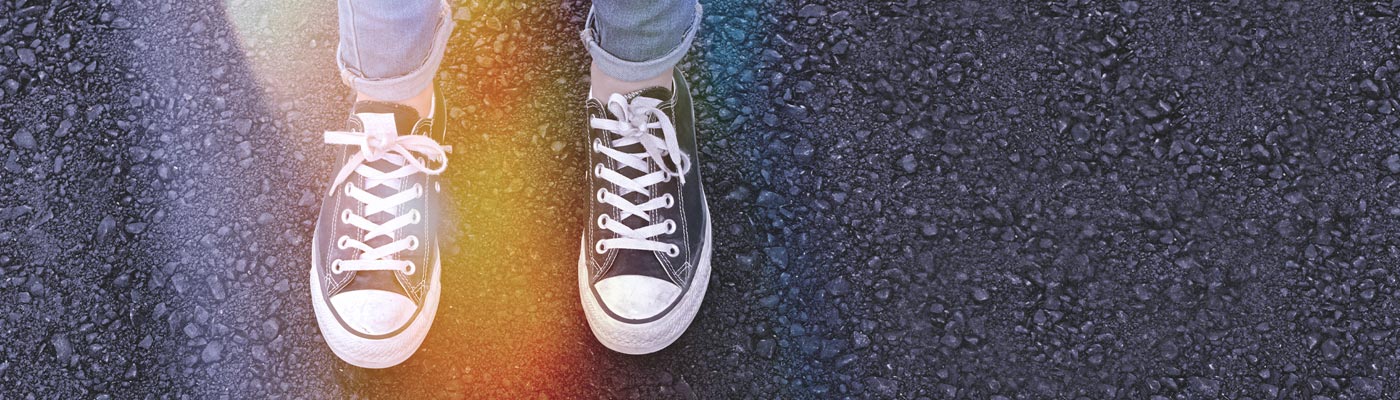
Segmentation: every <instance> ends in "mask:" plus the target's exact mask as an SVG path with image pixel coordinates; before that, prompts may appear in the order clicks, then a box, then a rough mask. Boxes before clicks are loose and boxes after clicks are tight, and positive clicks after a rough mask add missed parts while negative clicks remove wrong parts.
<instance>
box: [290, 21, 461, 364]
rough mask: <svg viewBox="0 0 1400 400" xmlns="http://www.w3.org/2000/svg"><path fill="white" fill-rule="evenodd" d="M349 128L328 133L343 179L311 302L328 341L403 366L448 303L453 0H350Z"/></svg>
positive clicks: (346, 59)
mask: <svg viewBox="0 0 1400 400" xmlns="http://www.w3.org/2000/svg"><path fill="white" fill-rule="evenodd" d="M339 7H340V47H339V49H338V51H337V54H336V58H337V60H338V64H339V65H340V76H341V78H342V79H343V80H344V81H345V83H346V84H347V85H349V86H350V87H351V88H353V89H354V90H355V93H356V96H355V97H356V99H355V104H354V106H352V107H351V109H350V115H349V117H348V118H347V119H346V129H345V130H343V131H329V132H326V133H325V136H324V138H325V139H324V140H325V142H326V143H327V144H331V145H336V146H338V147H336V150H338V153H339V154H338V158H337V160H338V162H337V163H336V164H337V165H339V166H340V167H339V172H336V173H335V175H333V176H334V178H332V179H331V182H330V185H329V188H328V190H327V191H326V192H325V196H324V197H322V198H321V212H320V215H319V216H318V217H317V219H316V228H315V230H314V231H313V233H312V240H311V241H312V245H311V246H312V250H311V270H310V271H309V272H310V275H309V278H310V287H311V306H312V309H313V310H314V311H315V314H316V324H317V326H318V327H319V328H320V332H321V336H322V337H323V338H325V341H326V346H327V347H329V348H330V349H331V351H333V352H334V353H335V354H336V355H337V356H339V357H340V358H341V359H342V360H345V361H346V362H348V363H350V364H352V365H356V366H360V367H364V368H386V367H390V366H393V365H397V364H399V363H401V362H403V361H404V360H406V359H408V357H409V356H411V355H413V353H414V352H416V351H417V350H418V346H419V345H421V344H422V343H423V339H424V338H425V337H427V334H428V330H429V329H430V328H431V327H432V324H433V318H434V317H435V316H436V313H437V305H438V302H439V299H440V298H441V293H442V286H441V285H440V282H441V272H440V270H441V266H442V264H441V261H439V259H438V256H437V255H438V237H437V236H438V235H437V232H438V230H437V228H436V226H435V224H436V223H437V221H439V220H440V219H441V217H439V216H438V214H437V210H438V207H437V206H436V205H437V204H440V202H441V199H440V197H441V196H442V193H441V182H440V181H439V180H438V175H439V174H441V173H442V172H443V171H445V170H446V169H447V152H449V151H451V148H450V147H448V146H444V145H442V144H441V143H443V142H445V140H446V132H447V131H446V129H447V126H449V125H450V124H449V123H448V121H446V120H445V118H446V117H447V116H446V115H445V114H446V113H436V114H439V115H433V114H434V110H438V109H443V108H444V107H445V100H444V99H443V96H442V93H434V92H433V89H432V88H433V77H434V75H436V74H437V68H438V64H439V63H441V61H442V56H443V52H444V49H445V48H446V45H447V38H448V36H449V35H450V34H451V32H452V19H451V17H450V13H449V8H448V6H447V4H446V3H445V2H443V1H442V0H413V1H406V0H339Z"/></svg>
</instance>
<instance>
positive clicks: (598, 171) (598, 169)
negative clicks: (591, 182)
mask: <svg viewBox="0 0 1400 400" xmlns="http://www.w3.org/2000/svg"><path fill="white" fill-rule="evenodd" d="M602 174H603V163H598V164H595V165H594V166H593V176H599V175H602Z"/></svg>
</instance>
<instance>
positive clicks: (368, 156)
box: [325, 114, 452, 275]
mask: <svg viewBox="0 0 1400 400" xmlns="http://www.w3.org/2000/svg"><path fill="white" fill-rule="evenodd" d="M359 116H360V119H361V121H363V122H364V127H365V131H364V132H343V131H326V133H325V142H326V143H327V144H336V145H346V146H359V147H360V151H359V152H357V153H355V155H353V156H351V157H350V160H349V161H347V162H346V163H345V166H344V167H341V169H340V173H338V174H336V177H335V180H334V181H333V182H332V183H331V188H330V193H335V190H336V188H337V187H342V186H343V187H344V189H343V190H345V194H346V195H347V196H349V197H350V198H353V199H355V200H356V201H359V202H360V203H363V204H364V205H365V209H364V212H365V215H364V216H361V215H357V214H355V213H354V212H351V211H350V209H345V210H343V211H341V213H340V221H341V222H343V223H346V224H350V225H352V226H354V227H356V228H359V229H360V230H362V231H364V232H365V235H364V240H365V241H370V240H373V239H374V238H377V237H380V236H385V237H389V238H390V239H394V241H393V242H390V243H388V244H385V245H383V246H379V247H371V246H369V245H368V244H365V242H362V241H359V240H356V239H354V238H351V237H350V236H341V237H340V238H339V239H337V240H336V246H337V247H339V248H340V249H347V248H354V249H356V250H359V251H360V257H359V258H358V259H354V260H335V261H333V262H332V263H331V269H332V271H334V272H336V273H340V272H343V271H375V270H393V271H402V272H403V273H405V274H410V275H411V274H413V271H414V270H416V269H417V267H416V265H414V263H413V262H412V261H407V260H395V259H393V256H394V254H397V253H398V252H401V251H405V250H408V251H412V250H416V249H418V245H419V243H418V237H417V236H413V235H409V236H408V237H403V238H398V237H395V236H396V235H395V233H394V232H395V231H397V230H399V229H400V228H403V227H406V226H408V225H411V224H417V223H419V222H421V221H422V219H423V215H422V213H420V212H419V211H418V210H416V209H415V210H410V211H409V212H408V213H404V214H402V215H400V214H397V212H398V211H397V208H398V206H399V205H402V204H404V203H407V202H409V201H411V200H413V199H417V198H419V197H422V196H423V186H422V185H418V184H415V185H413V187H412V188H403V187H400V185H401V184H402V183H403V182H402V181H401V179H403V178H406V177H409V176H412V175H415V174H418V173H424V174H428V175H437V174H441V173H442V172H443V171H445V170H446V169H447V153H448V152H451V151H452V146H443V145H440V144H438V142H437V141H436V140H433V139H432V138H430V137H427V136H425V135H407V136H399V132H398V130H397V129H395V127H394V116H393V115H391V114H360V115H359ZM418 155H421V156H422V157H424V158H426V159H428V160H430V161H434V162H438V163H440V164H439V165H438V166H437V168H430V167H428V165H427V164H426V163H425V162H424V161H423V160H422V159H419V158H418ZM378 160H385V161H388V162H389V163H390V164H394V165H398V166H399V168H398V169H395V170H393V171H381V170H378V169H375V168H373V167H370V166H369V164H367V162H372V161H378ZM351 174H359V175H360V176H363V177H365V187H364V188H358V187H355V185H354V183H351V182H347V181H346V180H348V179H349V178H350V175H351ZM378 186H387V187H389V188H392V189H396V190H398V192H396V193H394V194H392V195H389V196H387V197H379V196H376V195H374V194H373V193H370V192H369V191H368V190H369V189H373V188H375V187H378ZM381 212H383V213H388V214H390V215H393V216H394V218H392V219H390V220H388V221H385V222H384V223H382V224H376V223H374V222H372V221H370V220H369V219H368V218H366V217H368V216H372V215H375V214H377V213H381Z"/></svg>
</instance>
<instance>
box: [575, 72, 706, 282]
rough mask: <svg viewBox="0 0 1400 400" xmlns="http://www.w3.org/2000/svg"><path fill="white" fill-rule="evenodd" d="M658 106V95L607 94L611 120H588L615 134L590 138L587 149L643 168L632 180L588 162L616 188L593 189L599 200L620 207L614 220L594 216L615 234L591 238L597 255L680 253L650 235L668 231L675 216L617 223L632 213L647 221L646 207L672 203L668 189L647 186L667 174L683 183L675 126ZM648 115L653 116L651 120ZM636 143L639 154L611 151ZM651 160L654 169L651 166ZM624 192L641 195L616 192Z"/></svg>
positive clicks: (684, 167) (685, 166)
mask: <svg viewBox="0 0 1400 400" xmlns="http://www.w3.org/2000/svg"><path fill="white" fill-rule="evenodd" d="M659 105H661V100H657V99H652V98H647V97H640V96H639V97H637V98H635V99H633V100H632V101H631V102H628V101H627V98H626V97H623V96H622V95H620V94H613V95H612V96H611V97H609V98H608V106H607V107H608V111H610V112H612V114H613V115H614V116H616V117H617V119H616V120H612V119H607V118H592V119H591V120H590V121H589V125H590V126H592V127H593V128H594V129H602V130H605V131H608V132H611V133H612V134H614V135H616V137H615V138H613V139H612V140H611V141H610V142H609V143H608V144H607V145H604V143H603V141H601V140H594V142H593V151H595V152H599V153H603V154H604V155H607V156H608V158H611V159H613V160H615V161H617V162H618V163H619V164H621V165H622V166H624V167H627V168H631V169H634V170H637V171H640V172H643V173H645V175H642V176H639V177H637V178H635V179H634V178H628V177H627V176H625V175H623V174H621V173H618V172H617V171H614V170H612V169H608V168H607V167H604V166H603V164H601V163H599V164H598V165H595V166H594V168H593V173H594V175H596V176H598V177H600V178H603V179H604V180H607V181H608V182H611V183H613V184H614V185H617V186H618V187H619V188H620V190H621V191H622V193H611V192H608V190H607V189H606V188H602V189H598V196H597V200H598V202H599V203H603V204H608V205H611V206H613V207H615V208H617V209H618V210H620V211H622V214H621V216H620V217H619V218H618V219H613V218H611V217H610V216H609V215H608V214H606V213H604V214H601V215H599V216H598V227H599V228H602V229H607V230H609V231H612V232H613V233H616V234H617V235H618V237H616V238H609V239H602V240H599V241H597V242H596V243H594V249H595V250H596V251H597V252H598V253H599V254H602V253H606V252H607V251H608V250H609V249H636V250H647V251H662V252H666V254H668V255H670V256H671V257H675V256H676V255H678V254H679V253H680V248H679V247H676V245H673V244H667V243H662V242H658V241H654V240H651V238H653V237H656V236H658V235H662V234H670V233H674V232H675V231H676V222H675V221H673V220H670V219H667V220H665V221H660V222H656V223H652V224H650V225H647V226H644V227H640V228H637V229H633V228H631V227H628V226H627V225H626V224H624V223H622V221H625V220H627V219H628V218H632V217H636V218H641V219H642V220H644V221H646V222H653V221H652V218H651V216H650V215H649V214H648V213H649V212H651V211H654V210H657V209H661V208H671V207H673V206H675V202H676V201H675V197H674V196H672V195H671V194H670V193H667V194H666V195H664V196H660V197H655V198H653V197H652V195H651V191H650V190H649V188H650V187H651V186H653V185H656V184H657V183H660V182H668V181H670V180H671V178H672V177H676V178H679V179H680V182H681V184H682V185H684V184H685V174H686V172H688V171H690V167H691V165H690V157H689V156H687V155H686V154H685V153H682V152H681V148H680V144H679V143H678V142H677V141H678V139H677V138H676V128H675V126H674V125H672V123H671V118H670V117H667V116H666V113H664V112H662V111H661V110H659V109H657V106H659ZM652 118H655V119H656V121H655V122H652ZM653 129H659V130H661V133H662V135H661V137H656V135H653V134H652V133H651V132H652V130H653ZM639 143H640V144H641V145H642V148H643V149H644V152H642V153H625V152H622V151H619V150H617V148H619V147H624V146H630V145H633V144H639ZM667 161H670V163H669V164H668V163H667ZM652 165H655V166H656V167H657V168H656V169H655V170H653V168H652V167H651V166H652ZM630 193H640V194H641V195H642V196H643V197H644V198H646V200H645V201H643V202H642V203H640V204H638V203H632V202H631V201H628V200H627V199H626V198H623V197H622V196H624V195H627V194H630Z"/></svg>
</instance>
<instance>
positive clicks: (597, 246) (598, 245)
mask: <svg viewBox="0 0 1400 400" xmlns="http://www.w3.org/2000/svg"><path fill="white" fill-rule="evenodd" d="M593 251H596V252H598V254H603V253H607V252H608V246H606V245H604V244H603V241H602V240H599V241H597V242H594V243H593Z"/></svg>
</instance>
